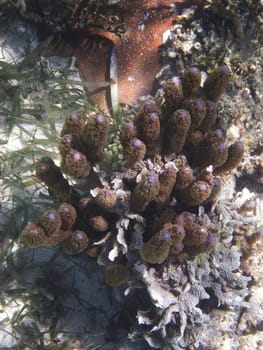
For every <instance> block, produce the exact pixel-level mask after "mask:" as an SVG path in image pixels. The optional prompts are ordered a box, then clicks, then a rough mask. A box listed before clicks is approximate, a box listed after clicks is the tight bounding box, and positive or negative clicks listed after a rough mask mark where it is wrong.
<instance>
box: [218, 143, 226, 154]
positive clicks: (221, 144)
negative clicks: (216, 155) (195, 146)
mask: <svg viewBox="0 0 263 350" xmlns="http://www.w3.org/2000/svg"><path fill="white" fill-rule="evenodd" d="M226 147H227V146H226V144H225V143H223V142H222V143H219V145H218V150H219V152H221V153H224V152H225V150H226Z"/></svg>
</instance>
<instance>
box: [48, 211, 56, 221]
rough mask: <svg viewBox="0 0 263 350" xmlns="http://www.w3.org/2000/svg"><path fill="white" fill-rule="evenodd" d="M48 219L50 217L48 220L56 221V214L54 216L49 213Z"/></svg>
mask: <svg viewBox="0 0 263 350" xmlns="http://www.w3.org/2000/svg"><path fill="white" fill-rule="evenodd" d="M47 217H48V220H50V221H54V220H55V219H56V216H55V214H54V213H52V212H51V213H49V214H48V216H47Z"/></svg>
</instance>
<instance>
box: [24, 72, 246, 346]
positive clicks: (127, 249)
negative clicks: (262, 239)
mask: <svg viewBox="0 0 263 350" xmlns="http://www.w3.org/2000/svg"><path fill="white" fill-rule="evenodd" d="M229 75H230V74H229V72H228V69H227V67H226V66H223V67H218V68H216V69H215V71H214V72H212V73H211V75H210V76H209V77H208V78H207V80H206V81H205V83H204V86H203V88H202V87H201V86H200V84H201V75H200V72H199V70H198V68H197V67H194V68H190V69H188V70H186V71H185V72H184V74H183V75H182V77H181V78H180V77H175V78H171V79H168V80H167V81H166V82H164V84H163V87H162V88H161V89H160V90H159V94H158V95H157V96H158V97H156V98H153V97H146V98H145V99H142V100H141V102H139V103H138V105H137V106H136V108H134V109H131V110H130V113H129V114H128V115H127V116H125V117H124V118H123V122H122V124H121V125H120V130H119V131H118V133H117V137H118V138H119V141H120V143H121V144H122V147H123V155H124V160H123V161H119V162H118V164H115V169H116V171H113V172H112V170H111V169H108V170H109V173H108V174H107V169H103V170H101V169H100V167H99V164H97V163H98V162H99V161H102V163H103V156H104V148H105V145H106V142H107V139H108V131H109V117H108V116H106V115H104V114H101V113H93V112H92V113H88V115H87V116H85V117H84V116H82V117H78V116H77V115H76V114H74V113H73V114H71V115H70V116H69V117H68V118H67V119H66V121H65V125H64V127H63V129H62V133H61V140H60V144H59V150H60V154H61V158H62V160H61V169H62V171H63V172H64V173H65V174H67V175H69V176H71V177H73V178H74V177H75V178H79V177H83V178H84V179H85V181H86V184H87V187H86V189H87V191H86V192H85V195H82V194H81V193H83V192H78V189H77V186H76V187H75V186H72V187H71V186H70V185H69V184H68V182H67V180H66V179H65V178H64V177H63V175H62V173H61V172H60V168H59V167H57V166H56V165H55V164H54V162H53V161H52V160H50V159H47V158H44V159H42V160H40V161H39V163H38V164H37V170H36V176H37V178H38V179H40V180H41V181H43V182H44V183H45V184H46V186H47V187H48V188H49V190H50V191H52V192H54V193H55V195H56V196H57V198H58V199H59V201H60V202H61V203H63V202H67V203H63V204H61V205H60V207H59V208H58V211H55V210H49V211H48V212H46V213H44V214H43V215H42V216H41V217H40V218H39V220H38V221H37V224H36V225H35V224H32V223H31V224H28V225H27V226H26V227H25V229H24V230H23V232H22V234H21V241H22V242H23V243H24V245H26V246H28V247H30V248H33V247H40V246H46V245H51V244H54V242H56V244H58V243H61V245H62V248H63V250H64V252H65V253H66V254H71V255H74V254H80V253H82V252H86V254H87V255H88V256H89V257H96V258H98V259H99V261H100V264H101V263H102V262H103V264H105V265H106V274H105V281H106V283H107V284H108V285H110V286H118V285H120V284H123V283H126V282H127V281H129V278H130V276H132V275H133V276H134V274H135V275H136V276H137V278H140V279H141V280H142V281H143V282H144V284H145V286H146V287H147V290H148V292H149V295H150V298H151V299H152V300H153V303H154V305H155V306H157V307H161V308H163V309H165V310H166V311H165V312H167V315H168V313H169V312H171V314H174V313H175V314H176V315H177V316H176V317H178V319H180V322H179V323H180V324H181V328H180V332H181V338H182V337H183V334H184V332H185V331H186V323H187V322H188V321H187V311H186V310H184V311H183V312H182V313H180V311H179V306H178V305H179V301H178V298H177V292H175V293H173V291H172V287H171V290H170V291H164V289H163V288H162V286H161V282H160V281H159V282H157V277H156V279H155V280H154V277H153V276H152V275H151V272H150V271H155V272H156V276H157V274H159V276H161V275H162V273H164V271H166V273H167V275H169V273H170V275H169V276H170V277H171V279H173V278H176V277H175V276H177V273H179V272H178V271H179V270H180V269H181V270H183V267H182V266H183V265H182V264H185V265H184V266H185V269H188V272H189V271H190V270H191V266H192V265H191V264H193V263H194V259H198V257H199V255H200V254H206V255H205V258H203V259H205V261H206V265H205V267H204V274H207V276H210V275H209V271H213V272H211V273H212V274H214V275H213V276H216V277H211V276H210V277H207V280H206V281H208V279H209V280H211V281H212V282H211V283H212V285H213V287H211V288H212V289H213V291H214V292H213V293H215V294H216V297H218V298H220V297H222V295H223V294H222V295H221V294H220V293H221V292H220V291H221V289H220V288H221V287H218V286H216V285H217V284H218V282H216V278H217V274H218V276H219V274H222V276H223V277H222V278H225V279H227V278H228V279H230V280H233V281H234V280H235V278H236V277H235V275H234V273H233V272H232V271H234V270H235V266H236V265H235V263H233V261H232V263H233V266H232V265H231V266H229V271H228V272H227V273H226V274H224V271H222V270H220V272H216V268H217V267H215V266H213V267H211V268H210V267H208V261H209V254H210V253H211V252H212V254H215V255H216V254H217V256H216V257H215V261H216V259H217V260H218V261H219V260H222V261H223V260H224V259H227V258H226V257H225V255H222V254H223V253H222V254H221V253H219V252H218V251H217V245H218V244H220V232H219V229H218V227H217V222H218V221H219V220H220V217H219V215H217V214H216V213H215V211H213V210H211V208H213V205H214V203H215V202H216V200H217V197H218V195H219V193H220V190H221V183H222V181H221V180H222V179H223V178H224V176H225V174H227V173H229V172H230V171H231V170H233V169H234V168H235V167H236V166H237V165H238V164H239V162H240V160H241V158H242V155H243V145H242V142H241V141H238V142H236V143H233V144H232V145H231V144H230V145H229V143H228V139H227V133H226V128H225V125H224V124H223V122H222V119H221V118H220V117H219V116H218V115H217V104H218V102H219V99H220V97H221V96H222V95H223V93H224V91H225V89H226V87H227V83H228V81H229ZM77 155H78V156H77ZM76 158H77V159H76ZM63 188H64V193H65V195H64V196H63ZM74 191H76V194H75V195H74V200H73V199H72V193H73V192H74ZM64 197H66V198H68V200H67V201H65V200H63V198H64ZM53 236H54V237H53ZM220 254H221V255H220ZM225 254H226V255H227V252H226V253H225ZM229 254H230V253H229ZM231 254H232V255H233V256H235V257H234V258H233V259H234V260H235V259H238V258H237V256H238V254H236V252H234V251H233V252H231ZM231 254H230V255H231ZM230 255H229V256H230ZM232 255H231V256H232ZM200 259H201V260H202V258H200ZM231 259H232V258H231ZM123 261H125V263H123ZM224 261H225V260H224ZM235 261H236V260H235ZM134 262H135V264H134ZM224 263H225V262H224ZM215 264H216V263H215ZM224 266H227V263H226V264H225V265H224ZM226 268H227V267H226ZM172 269H174V271H173V273H172V272H171V270H172ZM181 270H180V271H181ZM180 273H181V272H180ZM191 273H193V272H191V271H190V272H189V276H190V275H191ZM150 275H151V276H150ZM138 276H140V277H138ZM200 276H201V275H200ZM200 276H198V277H196V278H195V277H193V280H192V281H191V283H193V285H194V284H195V283H196V284H195V288H197V289H196V293H197V294H198V293H199V292H200V294H198V295H199V296H200V300H203V299H206V298H209V297H210V296H209V295H208V292H206V291H205V289H204V288H205V287H202V285H201V282H199V281H198V282H197V279H199V278H201V277H200ZM170 277H168V280H169V278H170ZM213 278H214V279H213ZM168 280H167V281H168ZM241 280H242V279H240V281H241ZM193 281H195V282H193ZM235 281H237V279H236V280H235ZM167 283H168V282H167ZM182 283H184V282H182ZM204 283H205V282H204ZM236 283H237V284H238V282H236ZM240 283H241V282H240ZM242 283H243V282H242ZM244 283H245V282H244ZM131 284H132V282H131ZM153 285H154V288H153ZM178 288H179V287H178ZM209 288H210V287H208V289H209ZM158 290H159V291H160V293H161V295H158V296H157V294H156V295H153V294H152V293H157V291H158ZM154 291H155V292H154ZM191 293H192V294H191ZM194 293H195V292H193V291H192V290H191V292H190V291H189V295H190V297H191V298H194V296H193V294H194ZM222 293H223V292H222ZM164 294H167V296H168V297H167V299H166V298H165V297H163V296H164ZM195 298H196V299H194V300H195V301H194V302H193V303H192V304H191V307H190V309H189V310H191V311H190V312H194V313H195V315H197V314H198V312H199V311H198V310H199V309H198V307H197V304H198V301H199V299H198V298H197V297H195ZM222 298H223V297H222ZM197 299H198V300H197ZM170 301H171V302H170ZM159 302H160V305H161V306H160V305H159V304H158V303H159ZM169 308H174V310H173V311H171V310H170V309H169ZM186 309H187V307H186ZM168 310H170V311H169V312H168ZM158 312H159V311H158ZM200 313H201V311H200V312H199V314H198V315H199V316H198V317H199V318H201V316H200ZM201 314H202V313H201ZM169 315H170V314H169ZM182 315H184V316H182ZM159 316H160V319H161V320H162V321H160V322H164V324H161V323H158V322H159V321H157V319H154V320H152V322H153V323H155V324H156V327H155V328H156V331H160V330H161V332H163V333H162V334H163V338H165V337H166V331H165V327H166V324H170V323H172V321H171V319H172V318H169V317H171V315H170V316H169V317H168V316H167V317H168V318H169V320H168V319H166V320H164V319H165V316H164V314H163V315H162V316H161V314H160V313H159ZM183 317H185V319H184V318H183ZM196 317H197V316H196ZM198 317H197V319H198ZM157 318H158V317H157ZM182 318H183V319H182ZM143 322H144V321H142V322H141V323H143ZM165 322H166V323H165ZM155 328H153V329H155ZM175 328H176V329H178V326H177V327H175ZM149 332H151V331H150V330H149ZM175 338H176V339H177V338H178V334H177V337H175ZM179 338H180V337H179ZM179 338H178V339H179ZM181 338H180V339H181ZM145 339H146V336H145ZM178 341H179V340H178ZM172 348H173V347H172ZM174 348H175V347H174Z"/></svg>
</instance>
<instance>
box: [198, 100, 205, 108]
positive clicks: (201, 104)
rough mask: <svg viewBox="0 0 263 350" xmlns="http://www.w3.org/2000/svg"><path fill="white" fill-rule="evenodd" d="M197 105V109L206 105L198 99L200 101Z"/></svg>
mask: <svg viewBox="0 0 263 350" xmlns="http://www.w3.org/2000/svg"><path fill="white" fill-rule="evenodd" d="M196 104H197V107H202V106H203V105H204V101H203V100H201V99H198V100H197V101H196Z"/></svg>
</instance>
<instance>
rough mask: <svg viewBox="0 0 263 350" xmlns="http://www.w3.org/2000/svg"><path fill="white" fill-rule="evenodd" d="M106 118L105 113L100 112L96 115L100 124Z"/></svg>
mask: <svg viewBox="0 0 263 350" xmlns="http://www.w3.org/2000/svg"><path fill="white" fill-rule="evenodd" d="M104 120H105V117H104V115H102V114H98V115H97V116H96V122H97V123H98V124H102V123H103V122H104Z"/></svg>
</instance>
